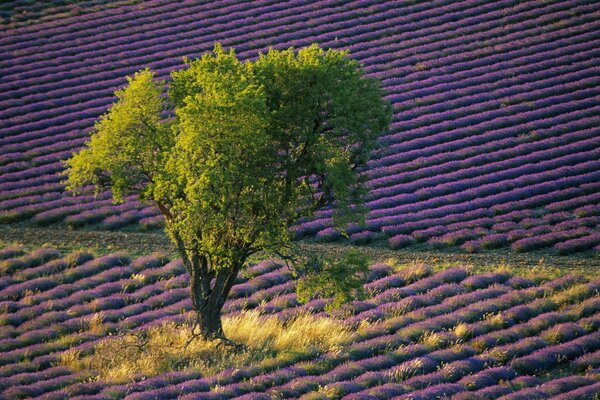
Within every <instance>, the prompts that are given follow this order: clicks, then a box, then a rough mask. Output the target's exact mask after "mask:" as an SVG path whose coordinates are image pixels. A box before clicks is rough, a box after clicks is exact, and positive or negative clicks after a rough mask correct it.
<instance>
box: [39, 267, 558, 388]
mask: <svg viewBox="0 0 600 400" xmlns="http://www.w3.org/2000/svg"><path fill="white" fill-rule="evenodd" d="M483 282H485V279H484V280H483ZM472 284H473V285H477V283H476V282H473V283H472ZM480 284H483V283H480ZM475 287H477V286H475ZM553 287H563V284H560V285H558V286H557V285H554V286H553ZM276 375H277V374H276ZM277 376H279V375H277ZM282 377H283V375H282V376H280V377H279V378H276V377H275V376H274V377H273V379H281V378H282ZM269 379H270V378H269ZM179 386H180V385H179ZM197 387H198V386H196V388H197ZM65 390H66V389H65ZM149 395H150V394H149ZM50 398H52V397H50ZM55 398H58V397H55Z"/></svg>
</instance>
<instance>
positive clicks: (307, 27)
mask: <svg viewBox="0 0 600 400" xmlns="http://www.w3.org/2000/svg"><path fill="white" fill-rule="evenodd" d="M356 3H359V4H360V2H356ZM362 3H363V4H370V3H369V2H367V1H363V2H362ZM381 8H383V9H384V10H389V9H390V6H389V5H385V4H383V5H382V6H381ZM413 8H414V6H413ZM438 12H439V11H438ZM318 14H321V15H319V16H318V17H316V18H314V17H313V18H312V20H311V21H309V22H308V24H307V23H306V22H305V23H304V24H302V26H303V28H304V29H303V33H302V34H298V33H297V31H293V30H292V31H291V32H286V33H283V34H282V33H281V30H282V29H281V28H282V27H283V26H284V25H285V26H288V27H289V28H290V29H292V28H295V27H297V26H298V25H299V24H298V23H295V24H294V23H292V24H286V23H285V21H278V20H275V21H273V23H274V24H276V25H275V26H276V28H270V29H269V28H267V29H264V28H263V29H259V30H258V31H254V30H252V29H256V27H255V26H253V25H252V24H243V25H242V26H241V27H240V28H237V29H233V30H230V31H228V32H227V34H228V36H227V37H228V38H229V39H225V40H223V33H224V32H223V31H224V30H225V29H226V28H225V27H220V29H219V30H218V31H217V32H215V33H214V34H209V35H202V34H198V35H195V36H194V37H193V38H188V39H187V40H186V41H185V44H187V45H188V46H185V45H183V44H182V45H180V46H177V49H176V51H174V50H173V48H171V49H170V50H169V49H167V48H165V46H164V45H162V46H160V45H153V46H145V50H146V54H151V53H149V52H156V53H162V54H163V55H166V56H169V57H171V58H177V59H179V58H180V57H181V56H183V55H186V54H188V53H187V52H189V51H190V50H191V49H193V48H195V49H198V48H199V47H200V48H204V49H207V47H209V46H210V44H211V43H212V42H213V41H215V40H221V41H222V42H223V44H224V45H226V46H230V45H234V44H236V43H239V44H241V43H244V42H245V43H244V45H243V46H236V47H241V48H244V47H249V46H248V44H246V43H248V42H249V41H248V40H247V39H254V40H253V42H254V43H253V45H251V46H252V48H256V47H257V46H259V48H261V47H263V46H264V47H266V46H265V44H267V43H273V42H272V39H271V41H269V42H267V40H265V39H262V38H263V37H264V36H263V35H269V36H271V37H273V36H276V35H278V34H279V36H280V37H279V38H278V41H279V42H281V41H285V40H287V41H292V43H293V41H294V39H296V38H297V37H307V36H308V35H309V34H310V33H313V35H314V34H318V33H320V32H321V31H322V29H323V28H322V26H324V27H327V28H326V29H336V28H337V29H338V30H339V29H343V28H344V27H348V28H349V27H350V25H349V24H350V23H351V22H350V21H356V20H361V19H362V20H364V21H365V22H366V21H369V20H373V19H374V18H375V21H380V20H382V19H383V18H384V16H385V14H386V13H380V14H375V17H373V16H369V15H366V16H365V15H364V14H363V15H361V13H358V12H356V11H354V10H351V11H350V12H349V13H347V14H350V15H347V17H348V19H346V20H341V21H340V22H335V21H337V18H336V16H335V14H334V16H331V15H327V14H325V15H323V13H322V12H319V13H318ZM273 23H271V24H270V25H273ZM321 24H325V25H321ZM265 28H266V27H265ZM111 33H112V34H117V33H116V32H111ZM235 34H238V36H235V38H236V39H234V40H232V39H231V38H232V35H235ZM338 36H343V35H341V34H338ZM267 37H268V36H267ZM163 41H164V39H163ZM190 44H193V46H191V45H190ZM290 44H291V43H290ZM207 45H208V46H207ZM261 45H262V46H261ZM184 50H186V52H184ZM192 54H194V53H192ZM148 59H149V57H148V56H147V55H146V56H137V57H132V58H131V59H130V60H128V61H127V63H128V64H129V65H133V64H134V63H135V64H136V65H142V64H145V63H147V62H148ZM107 61H108V60H107ZM110 61H111V62H112V63H115V61H114V58H113V59H112V60H110ZM170 63H171V65H172V61H171V62H170ZM124 72H125V71H121V75H123V73H124ZM61 75H67V76H69V75H70V74H68V73H67V74H61ZM3 87H4V88H5V89H6V90H11V89H14V88H15V86H14V84H13V85H11V84H10V83H9V84H7V85H5V86H3ZM13 97H14V96H13Z"/></svg>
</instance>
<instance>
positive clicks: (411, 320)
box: [0, 248, 600, 400]
mask: <svg viewBox="0 0 600 400" xmlns="http://www.w3.org/2000/svg"><path fill="white" fill-rule="evenodd" d="M290 278H291V274H290V271H289V270H288V269H287V268H286V267H285V266H283V265H280V264H278V263H277V262H276V261H273V260H265V261H263V262H260V263H257V264H256V265H254V266H252V267H250V268H249V270H248V271H247V272H246V273H245V274H244V275H243V276H241V277H240V278H239V279H238V282H237V284H236V285H235V286H234V287H233V289H232V292H231V295H230V298H229V300H228V302H227V303H226V304H225V307H224V312H225V314H227V315H233V314H236V313H239V312H241V311H242V310H248V309H253V310H257V311H259V312H260V313H261V314H263V315H265V314H266V315H274V316H277V317H278V318H280V319H281V320H290V319H293V318H294V316H296V315H298V314H302V313H310V314H312V315H317V316H320V315H324V312H323V308H324V306H325V304H326V301H324V300H320V299H318V300H313V301H311V302H309V303H307V304H305V305H301V304H298V302H297V299H296V296H295V294H294V282H293V281H291V279H290ZM187 284H188V282H187V276H186V274H185V273H184V271H183V267H182V266H181V263H180V262H179V261H169V260H168V259H167V258H166V257H164V256H160V255H151V256H144V257H140V258H137V259H132V258H131V257H128V256H127V255H125V254H123V253H117V254H109V255H106V256H102V257H94V256H93V255H91V254H89V253H87V252H81V251H80V252H76V253H73V254H70V255H67V256H63V255H61V253H59V252H57V251H55V250H52V249H49V248H41V249H37V250H35V251H32V252H25V251H23V249H19V248H4V249H1V250H0V327H1V329H0V398H6V399H16V398H38V399H65V398H70V399H98V400H100V399H103V400H104V399H106V400H109V399H116V398H124V397H125V396H127V398H128V399H175V398H180V399H230V398H239V399H250V398H252V399H263V398H264V399H270V398H305V399H309V398H312V399H315V398H319V399H322V398H329V399H333V398H336V399H339V398H347V399H389V398H399V399H408V398H410V399H413V400H414V399H434V398H437V396H442V395H446V396H448V397H450V396H451V398H452V399H456V400H459V399H463V400H464V399H474V398H475V399H480V398H486V399H493V398H499V397H501V396H508V397H506V399H519V398H549V397H551V396H559V397H557V398H561V399H563V398H564V399H566V398H571V399H573V398H577V399H593V396H594V395H596V394H597V393H599V392H600V391H599V388H600V373H599V370H598V368H599V367H600V363H599V358H598V352H599V351H600V331H599V330H598V328H599V327H600V314H599V313H598V312H599V311H600V297H599V295H598V293H599V290H600V280H598V279H595V280H591V281H588V280H586V279H584V278H582V277H577V276H565V277H561V278H556V279H553V280H546V281H535V280H531V279H526V278H520V277H517V276H512V275H510V274H506V273H486V274H470V273H468V272H467V271H466V270H464V269H462V268H451V269H446V270H442V271H438V272H435V271H433V270H432V269H431V268H428V267H427V266H425V265H414V266H412V267H410V268H405V269H399V270H394V269H393V268H392V267H390V266H388V265H385V264H375V265H373V266H371V267H370V272H369V276H368V283H367V284H366V285H365V290H366V294H367V297H366V299H364V300H362V301H355V302H353V303H351V304H348V305H346V306H345V307H344V308H343V309H342V310H339V311H335V312H333V314H332V316H333V318H336V319H339V321H340V324H343V325H345V326H348V327H351V328H352V329H353V330H356V334H355V336H354V338H353V340H352V342H351V343H349V344H348V345H345V346H342V347H340V348H337V349H335V350H332V351H327V352H314V353H307V354H306V353H305V354H297V355H295V356H294V355H293V354H292V355H289V356H288V357H281V358H277V359H275V360H266V361H265V362H264V363H258V364H253V365H248V366H246V367H243V368H238V369H232V370H225V371H223V372H221V373H217V374H215V375H212V376H201V375H200V374H199V373H198V372H197V371H190V370H184V371H178V372H173V373H167V374H162V375H158V376H156V377H146V378H145V379H143V378H144V377H137V380H136V381H135V382H128V383H123V384H111V383H108V382H106V381H104V380H97V379H94V372H93V371H80V372H76V373H74V372H73V371H71V370H70V369H69V368H66V367H64V366H61V365H60V363H59V360H60V354H61V353H62V352H64V351H65V350H67V349H70V348H74V349H77V350H79V351H81V352H84V353H85V352H86V351H89V350H90V349H91V348H92V346H93V345H94V343H97V342H98V341H99V340H101V339H104V338H105V337H106V336H107V334H109V333H113V334H114V333H115V332H118V331H119V330H122V329H125V330H132V329H133V330H139V329H146V328H148V327H150V326H156V325H159V324H161V323H164V322H166V321H175V322H182V321H184V320H185V319H186V318H187V315H188V313H189V311H190V310H191V302H190V300H189V295H188V287H187V286H188V285H187ZM531 396H537V397H531ZM503 398H504V397H503Z"/></svg>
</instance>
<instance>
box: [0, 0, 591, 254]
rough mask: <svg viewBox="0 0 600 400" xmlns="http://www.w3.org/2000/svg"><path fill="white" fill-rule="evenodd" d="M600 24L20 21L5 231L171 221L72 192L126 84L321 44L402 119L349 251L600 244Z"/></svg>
mask: <svg viewBox="0 0 600 400" xmlns="http://www.w3.org/2000/svg"><path fill="white" fill-rule="evenodd" d="M598 17H600V8H598V4H597V3H595V2H592V3H588V2H585V1H558V2H551V3H544V4H542V5H540V4H539V3H538V2H533V1H531V2H529V1H528V2H519V1H513V0H504V1H498V2H493V3H489V2H481V1H473V0H468V1H463V2H450V1H445V0H444V1H442V0H440V1H434V2H427V3H414V4H413V3H403V4H401V5H398V4H393V3H391V2H389V3H388V2H372V1H368V0H357V1H340V0H330V1H327V2H312V1H306V0H294V1H290V2H287V3H282V2H273V1H268V0H263V1H259V2H253V3H252V4H248V3H236V2H232V1H224V2H211V3H209V4H207V3H204V2H202V3H200V4H189V3H186V4H185V5H184V4H172V3H169V2H164V1H150V2H145V3H144V6H143V7H136V6H128V5H121V6H120V7H117V8H106V9H104V10H98V11H95V12H93V13H90V14H89V15H80V16H76V17H75V16H73V17H66V18H62V19H60V20H51V21H48V22H44V23H40V24H37V25H31V26H28V27H21V28H15V29H14V30H13V31H9V32H8V34H7V35H5V36H3V37H2V38H0V51H1V52H3V53H5V54H7V55H9V57H8V58H5V61H2V60H0V71H2V74H1V77H0V88H1V89H2V90H1V91H0V104H1V105H2V107H0V118H1V119H2V122H3V123H2V127H0V223H10V222H14V221H22V220H30V221H32V222H33V223H36V224H40V225H47V224H53V223H57V222H64V223H67V224H68V225H71V226H73V227H80V226H83V225H87V224H99V226H100V227H101V228H103V229H120V228H122V227H124V226H128V225H131V224H133V225H137V226H141V227H143V228H146V229H152V228H155V227H157V226H160V224H161V219H160V217H159V216H158V215H157V213H156V210H154V209H152V208H151V207H146V206H144V205H142V204H139V203H138V202H137V201H135V199H128V201H127V202H126V203H125V204H122V205H118V206H114V205H112V204H110V200H109V196H108V194H102V195H101V196H99V197H98V198H93V197H90V196H80V197H70V196H68V194H66V193H65V191H64V186H63V184H62V183H61V179H62V176H61V175H60V173H61V171H63V168H64V167H63V165H62V164H61V162H60V161H61V160H63V159H65V158H67V157H68V156H69V155H70V154H72V152H74V151H76V150H77V149H79V148H81V146H82V145H83V144H84V143H85V140H86V139H87V135H88V132H89V128H90V127H91V126H92V125H93V122H94V120H95V119H96V118H97V117H98V115H100V114H101V113H102V112H104V111H105V110H106V108H107V107H108V105H110V103H111V102H112V101H114V98H113V96H112V93H113V91H114V90H115V89H116V88H117V87H119V86H120V85H122V84H123V76H124V75H126V74H131V73H133V72H134V71H136V70H137V69H139V68H141V67H143V66H147V65H150V66H152V68H154V69H155V70H156V71H157V72H158V75H160V76H161V77H166V76H167V75H168V73H169V72H170V71H171V70H173V69H174V68H177V67H179V66H180V65H181V62H180V59H181V56H188V57H197V56H198V55H199V54H201V53H202V52H203V51H206V50H209V49H210V48H211V47H212V44H213V42H214V41H217V40H218V41H221V42H222V43H223V44H224V45H226V46H235V47H236V50H238V53H239V54H240V56H241V57H242V58H249V57H254V56H256V54H257V52H258V51H264V50H265V49H266V48H267V47H268V46H274V47H279V48H281V47H287V46H291V45H294V46H302V45H306V44H309V43H311V42H318V43H319V44H320V45H321V46H324V47H334V48H350V50H351V54H352V56H353V57H355V58H357V59H358V60H360V61H361V62H362V63H363V64H364V65H365V70H366V72H367V74H368V75H370V76H376V77H378V78H380V79H381V80H382V84H383V87H384V89H385V91H386V93H387V97H388V98H389V100H390V101H391V102H392V103H393V105H394V107H395V109H396V114H395V116H394V122H393V124H392V129H391V132H390V133H389V134H388V135H386V136H385V137H383V138H381V144H382V148H381V150H380V151H379V152H378V153H377V154H376V155H375V157H374V159H373V160H372V161H371V162H370V163H369V167H368V168H367V169H366V170H365V171H364V174H366V176H367V178H368V185H369V188H370V192H369V196H368V198H367V205H368V207H369V209H370V210H371V212H370V215H369V218H368V220H367V226H366V227H354V228H353V229H352V230H351V233H352V235H351V240H352V241H353V242H356V243H365V242H369V241H371V240H377V239H382V238H386V239H388V240H389V243H390V246H391V247H401V246H407V245H411V244H413V243H418V242H427V243H430V244H431V245H432V246H436V247H445V246H457V245H458V246H462V247H463V249H465V250H466V251H478V250H480V249H487V248H497V247H503V246H511V248H512V249H513V250H515V251H529V250H533V249H539V248H546V247H553V248H554V249H555V250H556V251H557V252H558V253H560V254H568V253H571V252H576V251H584V250H589V249H594V248H595V247H597V246H598V245H600V237H599V236H598V226H597V223H596V224H594V223H593V221H594V217H597V216H598V210H597V208H598V204H599V199H600V190H598V189H599V188H600V175H599V174H598V167H599V166H600V165H599V164H598V162H597V160H598V156H599V155H600V153H599V152H600V140H599V139H598V137H599V136H598V134H599V133H600V131H599V128H598V127H599V126H600V124H599V122H600V120H599V119H598V112H599V111H600V103H599V102H598V99H599V96H598V95H599V94H600V92H599V90H600V86H599V85H598V83H599V78H598V66H597V64H598V63H597V60H598V56H599V51H598V48H599V47H598V40H599V39H600V33H599V32H600V31H599V29H598V28H599V26H600V25H599V23H598V21H599V20H600V18H598ZM133 27H135V28H133ZM6 60H8V61H6ZM531 219H535V220H537V221H539V222H540V223H539V224H537V222H536V224H537V225H542V224H543V225H545V226H546V227H545V228H543V227H539V228H538V227H537V226H535V228H537V230H535V229H532V228H534V226H532V225H531V224H532V222H531V221H530V220H531ZM507 222H511V223H514V225H511V229H507V224H506V223H507ZM330 226H331V210H324V211H323V212H322V213H320V214H319V216H318V218H317V219H315V220H313V221H304V222H302V223H301V224H299V226H298V227H297V234H298V236H299V237H303V236H311V237H312V236H316V237H317V239H319V240H335V239H337V238H338V235H337V233H336V232H335V231H334V230H332V229H331V228H330ZM540 235H545V236H544V237H542V238H538V236H540Z"/></svg>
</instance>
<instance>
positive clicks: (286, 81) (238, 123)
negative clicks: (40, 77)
mask: <svg viewBox="0 0 600 400" xmlns="http://www.w3.org/2000/svg"><path fill="white" fill-rule="evenodd" d="M347 55H348V53H347V52H346V51H337V50H328V51H324V50H322V49H321V48H319V47H318V46H317V45H312V46H310V47H307V48H303V49H301V50H299V51H298V52H295V51H294V50H293V49H292V48H290V49H287V50H283V51H279V50H273V49H271V50H269V52H267V53H266V54H260V55H259V57H258V59H256V60H255V61H246V62H241V61H239V60H238V59H237V57H236V55H235V52H234V51H233V50H229V51H225V50H224V49H223V48H222V47H221V46H220V45H218V44H217V45H216V46H215V48H214V51H213V52H212V53H209V54H205V55H204V56H202V57H201V58H200V59H197V60H193V61H189V60H185V63H186V65H185V67H184V68H182V69H180V70H177V71H174V72H173V73H172V74H171V79H170V80H169V82H168V85H166V84H165V82H164V81H156V80H155V78H154V73H153V72H151V71H150V70H148V69H145V70H142V71H140V72H138V73H136V74H135V75H134V76H133V77H132V78H128V85H127V86H126V87H125V88H124V89H122V90H119V91H117V93H116V94H117V97H118V101H117V102H116V103H115V104H114V105H113V106H112V107H111V108H110V110H109V111H108V112H107V113H106V114H105V115H104V116H103V117H102V118H101V119H100V120H99V122H98V123H97V124H96V126H95V131H94V133H93V135H92V139H91V141H90V142H89V143H88V145H87V146H86V147H85V148H84V149H83V150H81V151H80V152H79V153H77V154H75V155H74V156H73V157H72V158H71V159H70V160H68V161H67V166H68V188H69V189H71V190H79V189H80V188H82V187H85V186H86V185H90V184H91V185H94V186H95V187H96V188H97V190H102V189H106V188H110V189H112V192H113V195H114V197H115V199H117V200H118V199H121V198H122V197H123V196H125V195H129V194H139V195H140V197H141V198H142V199H144V200H147V201H151V202H154V203H155V204H156V205H157V207H158V208H159V210H160V211H161V213H162V214H163V215H164V216H165V226H166V231H167V233H168V234H169V236H170V237H171V238H172V240H173V241H174V243H175V244H176V245H177V248H178V250H179V253H180V255H181V256H182V258H183V262H184V265H185V267H186V269H187V271H188V273H189V274H190V279H191V286H192V300H193V304H194V307H195V309H196V311H197V312H198V315H199V326H200V328H201V331H202V332H203V333H207V332H208V333H210V332H209V331H211V329H212V330H213V332H212V333H211V334H210V335H209V334H208V333H207V334H205V336H211V335H212V336H219V335H220V334H222V330H221V328H220V319H219V318H218V314H219V312H220V309H221V307H222V305H223V303H224V302H225V299H226V297H227V294H228V293H229V290H230V289H231V285H232V284H233V282H234V280H235V277H236V276H237V273H238V272H239V270H240V269H241V268H242V267H243V266H244V265H245V263H246V260H247V259H248V257H249V256H250V255H252V254H255V253H257V252H267V253H272V254H277V255H279V256H282V257H284V258H287V257H291V256H292V249H293V248H294V246H293V242H292V237H291V234H290V231H289V228H290V226H291V225H292V224H293V223H294V222H295V221H297V220H298V219H299V218H302V217H310V216H312V215H314V212H315V211H316V210H318V209H320V208H322V207H323V206H327V205H332V206H333V207H334V213H333V219H334V223H335V225H336V226H337V227H338V228H339V229H340V230H342V231H343V230H344V229H345V227H346V226H347V225H348V224H349V223H350V222H357V221H360V220H361V218H364V214H365V209H364V207H363V206H362V203H363V196H364V193H365V189H364V185H363V181H362V178H361V175H360V174H359V173H358V172H359V171H360V168H361V167H363V166H364V165H365V163H366V162H367V160H368V158H369V155H370V153H371V152H372V151H373V150H374V148H375V146H376V140H377V137H378V136H379V135H380V134H381V133H382V132H384V131H385V130H386V129H387V127H388V125H389V123H390V119H391V107H390V106H389V104H388V103H387V102H386V101H385V100H384V99H383V93H382V90H381V89H380V87H379V85H378V83H377V82H376V81H375V80H373V79H369V78H366V77H365V76H364V72H363V70H362V68H361V67H360V65H359V64H358V63H357V62H356V61H355V60H352V59H351V58H349V57H348V56H347ZM166 86H168V88H166ZM165 89H166V90H165ZM165 91H166V96H165V95H164V94H165ZM326 269H327V268H324V269H323V270H326ZM327 293H328V294H329V292H327ZM209 310H213V311H210V312H209ZM214 310H217V311H218V312H216V311H214ZM211 313H212V314H211ZM208 314H211V317H210V318H208V317H207V315H208ZM215 315H216V316H215ZM207 318H208V319H211V320H215V318H216V319H219V321H218V323H217V322H215V324H216V327H214V329H213V328H211V327H207V326H205V325H206V323H205V322H206V321H204V320H206V319H207Z"/></svg>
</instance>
